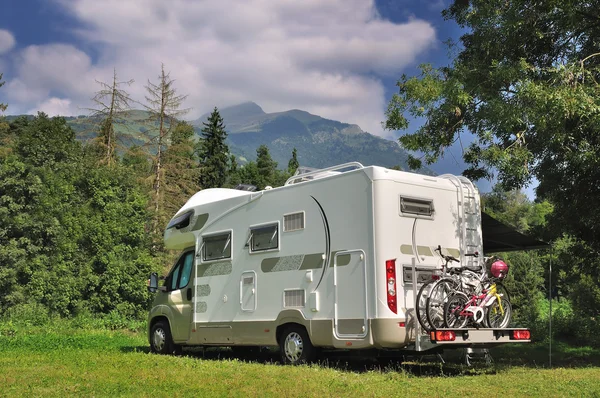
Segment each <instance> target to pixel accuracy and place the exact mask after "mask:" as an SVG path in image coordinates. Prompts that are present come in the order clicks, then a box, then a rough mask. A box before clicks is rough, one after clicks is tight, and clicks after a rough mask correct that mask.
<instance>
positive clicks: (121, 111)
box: [89, 69, 133, 165]
mask: <svg viewBox="0 0 600 398" xmlns="http://www.w3.org/2000/svg"><path fill="white" fill-rule="evenodd" d="M96 83H98V84H99V85H100V90H99V91H97V92H96V95H94V98H92V101H93V102H94V104H95V107H94V108H90V109H89V110H90V111H91V118H92V119H97V120H100V131H99V135H98V139H97V143H98V145H99V146H100V149H101V153H102V155H101V161H102V162H103V163H106V164H108V165H110V164H111V163H113V162H114V161H115V160H116V158H117V156H116V153H115V148H116V141H117V137H116V134H115V128H114V124H115V119H116V118H118V117H124V116H126V115H127V112H128V111H129V110H131V102H132V101H133V100H132V99H131V97H130V96H129V93H127V91H125V90H123V89H121V86H123V85H127V86H130V85H131V84H133V80H128V81H119V80H118V78H117V70H116V69H113V80H112V83H110V84H108V83H105V82H101V81H98V80H96Z"/></svg>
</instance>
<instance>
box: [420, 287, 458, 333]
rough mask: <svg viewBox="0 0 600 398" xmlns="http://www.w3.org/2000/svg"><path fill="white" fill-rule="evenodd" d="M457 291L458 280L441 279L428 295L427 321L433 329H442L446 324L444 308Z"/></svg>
mask: <svg viewBox="0 0 600 398" xmlns="http://www.w3.org/2000/svg"><path fill="white" fill-rule="evenodd" d="M454 293H456V281H455V280H454V279H450V278H445V279H440V280H439V281H438V282H437V283H435V284H434V285H433V287H432V288H431V291H430V293H429V297H427V305H426V307H427V308H426V312H427V322H429V325H430V327H431V329H432V330H433V329H440V328H443V327H444V326H445V325H444V309H445V308H446V302H447V301H448V298H450V296H452V295H453V294H454Z"/></svg>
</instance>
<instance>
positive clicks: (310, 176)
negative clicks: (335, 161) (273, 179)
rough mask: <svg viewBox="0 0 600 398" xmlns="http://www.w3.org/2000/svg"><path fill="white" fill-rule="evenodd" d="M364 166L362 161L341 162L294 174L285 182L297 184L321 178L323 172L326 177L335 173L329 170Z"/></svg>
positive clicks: (335, 170) (339, 170)
mask: <svg viewBox="0 0 600 398" xmlns="http://www.w3.org/2000/svg"><path fill="white" fill-rule="evenodd" d="M364 167H365V166H363V165H362V164H361V163H358V162H349V163H344V164H339V165H337V166H331V167H327V168H324V169H318V170H314V171H310V172H308V173H302V174H294V175H293V176H291V177H290V178H288V180H287V181H286V182H285V184H284V185H291V184H297V183H299V182H303V181H308V180H314V179H316V178H319V176H320V175H321V174H324V175H322V176H321V177H325V176H327V175H329V174H334V173H329V172H337V173H341V172H343V171H350V170H356V169H363V168H364ZM345 169H350V170H345ZM297 172H298V170H296V173H297Z"/></svg>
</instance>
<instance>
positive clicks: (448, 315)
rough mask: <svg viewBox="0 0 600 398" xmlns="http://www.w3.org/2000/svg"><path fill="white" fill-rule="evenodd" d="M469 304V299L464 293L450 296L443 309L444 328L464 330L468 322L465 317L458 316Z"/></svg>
mask: <svg viewBox="0 0 600 398" xmlns="http://www.w3.org/2000/svg"><path fill="white" fill-rule="evenodd" d="M468 302H469V298H468V297H467V295H466V294H464V293H460V292H459V293H456V294H454V295H452V296H451V297H450V298H449V299H448V301H447V302H446V305H445V307H444V326H446V327H447V328H453V329H454V328H458V329H460V328H464V327H465V326H466V325H467V321H468V320H469V319H468V317H467V316H464V315H460V312H461V311H462V310H464V308H465V306H466V305H467V303H468Z"/></svg>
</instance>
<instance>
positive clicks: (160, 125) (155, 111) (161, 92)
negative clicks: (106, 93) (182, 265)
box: [145, 64, 189, 233]
mask: <svg viewBox="0 0 600 398" xmlns="http://www.w3.org/2000/svg"><path fill="white" fill-rule="evenodd" d="M174 83H175V80H173V79H171V77H170V73H166V72H165V65H164V64H162V65H161V73H160V75H159V76H158V83H157V84H154V83H152V82H151V81H150V80H148V85H147V86H146V90H147V92H148V95H146V101H147V103H148V104H147V105H146V106H145V107H146V110H147V111H148V112H149V113H150V121H151V122H153V123H154V126H156V127H155V128H157V136H156V138H155V145H156V146H155V148H156V160H155V162H154V164H155V167H154V183H153V188H154V212H155V217H154V220H155V222H154V225H153V228H152V229H153V232H154V233H156V231H157V228H158V224H157V220H158V219H159V214H160V213H159V210H160V195H161V175H162V173H163V170H162V166H163V156H164V152H165V150H166V145H167V140H168V137H169V134H170V132H171V129H172V128H174V127H175V125H176V123H177V118H178V117H180V116H183V115H184V114H186V113H187V112H188V111H189V108H186V109H182V108H181V105H182V104H183V101H185V99H186V98H187V95H178V94H177V91H176V90H175V87H174Z"/></svg>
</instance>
